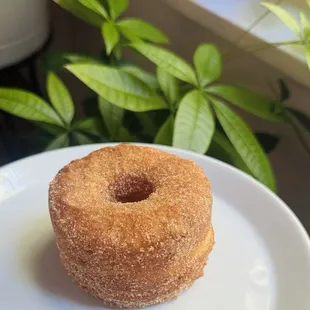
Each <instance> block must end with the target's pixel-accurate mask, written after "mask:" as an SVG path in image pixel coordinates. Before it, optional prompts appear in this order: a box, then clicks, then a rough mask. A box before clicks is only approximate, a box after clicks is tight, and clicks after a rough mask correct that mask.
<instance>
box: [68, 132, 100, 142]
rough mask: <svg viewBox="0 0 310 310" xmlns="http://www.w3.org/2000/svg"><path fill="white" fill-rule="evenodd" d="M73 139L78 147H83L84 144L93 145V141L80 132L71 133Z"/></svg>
mask: <svg viewBox="0 0 310 310" xmlns="http://www.w3.org/2000/svg"><path fill="white" fill-rule="evenodd" d="M72 134H73V138H74V140H75V141H76V143H77V144H78V145H84V144H93V143H95V141H94V140H93V139H91V138H90V137H88V136H87V135H84V134H82V133H80V132H73V133H72Z"/></svg>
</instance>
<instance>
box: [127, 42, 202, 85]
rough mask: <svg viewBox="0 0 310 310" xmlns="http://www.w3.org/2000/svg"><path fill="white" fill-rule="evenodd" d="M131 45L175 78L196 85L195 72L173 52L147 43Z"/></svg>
mask: <svg viewBox="0 0 310 310" xmlns="http://www.w3.org/2000/svg"><path fill="white" fill-rule="evenodd" d="M131 46H132V47H133V48H134V49H136V50H137V51H138V52H140V53H141V54H142V55H143V56H145V57H146V58H148V59H149V60H150V61H152V62H153V63H155V64H156V65H157V66H158V67H160V68H162V69H164V70H166V71H167V72H168V73H170V74H171V75H173V76H175V77H176V78H178V79H180V80H182V81H185V82H188V83H190V84H193V85H197V80H196V76H195V72H194V70H193V69H192V67H191V66H190V65H189V64H188V63H187V62H186V61H184V60H183V59H182V58H180V57H179V56H177V55H175V54H174V53H172V52H170V51H168V50H166V49H164V48H161V47H158V46H155V45H152V44H147V43H133V44H131Z"/></svg>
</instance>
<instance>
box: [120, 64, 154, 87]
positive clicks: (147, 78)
mask: <svg viewBox="0 0 310 310" xmlns="http://www.w3.org/2000/svg"><path fill="white" fill-rule="evenodd" d="M120 70H122V71H125V72H127V73H130V74H132V75H134V76H135V77H137V78H138V79H139V80H141V81H143V82H144V83H145V84H147V85H148V86H149V87H150V88H152V89H158V88H159V85H158V82H157V79H156V76H155V75H154V74H152V73H149V72H147V71H144V70H142V69H140V68H139V67H137V66H134V65H124V66H121V67H120Z"/></svg>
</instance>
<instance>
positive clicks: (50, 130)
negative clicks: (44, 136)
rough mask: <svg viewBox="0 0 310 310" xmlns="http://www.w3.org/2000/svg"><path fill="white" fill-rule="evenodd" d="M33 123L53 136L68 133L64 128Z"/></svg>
mask: <svg viewBox="0 0 310 310" xmlns="http://www.w3.org/2000/svg"><path fill="white" fill-rule="evenodd" d="M33 123H34V124H35V125H36V126H38V127H40V128H41V129H42V130H44V131H46V132H47V133H49V134H51V135H52V136H60V135H61V134H63V133H65V132H66V129H65V128H63V127H59V126H56V125H53V124H48V123H43V122H35V121H33Z"/></svg>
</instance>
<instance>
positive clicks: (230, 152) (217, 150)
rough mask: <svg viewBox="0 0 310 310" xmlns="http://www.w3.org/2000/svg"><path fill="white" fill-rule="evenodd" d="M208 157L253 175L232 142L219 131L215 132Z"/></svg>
mask: <svg viewBox="0 0 310 310" xmlns="http://www.w3.org/2000/svg"><path fill="white" fill-rule="evenodd" d="M208 155H209V156H212V157H214V158H217V159H219V160H221V161H224V162H226V163H228V164H231V165H233V166H235V167H236V168H238V169H240V170H242V171H244V172H246V173H248V174H250V175H252V174H251V171H250V170H249V168H248V167H247V165H246V164H245V162H244V161H243V160H242V158H241V157H240V155H239V154H238V152H237V151H236V150H235V148H234V147H233V145H232V144H231V142H230V141H229V140H228V139H227V138H226V137H225V136H224V135H223V134H222V133H220V132H219V131H218V130H216V131H215V132H214V135H213V139H212V143H211V145H210V148H209V150H208Z"/></svg>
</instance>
